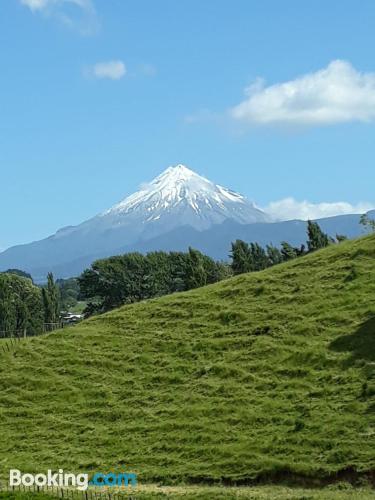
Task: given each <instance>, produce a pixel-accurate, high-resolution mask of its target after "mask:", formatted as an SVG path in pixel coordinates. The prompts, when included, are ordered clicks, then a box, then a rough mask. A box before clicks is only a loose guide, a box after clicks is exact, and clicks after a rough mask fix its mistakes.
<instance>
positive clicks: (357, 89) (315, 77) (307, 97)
mask: <svg viewBox="0 0 375 500" xmlns="http://www.w3.org/2000/svg"><path fill="white" fill-rule="evenodd" d="M230 115H231V116H232V118H234V119H235V120H238V121H242V122H247V123H249V124H254V125H291V126H296V125H297V126H298V125H304V126H315V125H332V124H335V123H344V122H352V121H359V122H370V121H373V120H375V73H361V72H359V71H357V70H356V69H355V68H354V67H353V66H352V65H351V64H350V63H349V62H346V61H342V60H336V61H332V62H331V63H330V64H329V65H328V66H327V67H326V68H324V69H321V70H319V71H317V72H315V73H309V74H306V75H303V76H301V77H299V78H296V79H295V80H290V81H287V82H284V83H277V84H274V85H270V86H265V84H264V81H263V80H261V79H258V80H257V81H256V82H255V83H254V84H253V85H251V86H250V87H249V88H247V89H246V99H245V100H244V101H242V102H241V103H240V104H238V105H237V106H235V107H233V108H232V109H231V110H230Z"/></svg>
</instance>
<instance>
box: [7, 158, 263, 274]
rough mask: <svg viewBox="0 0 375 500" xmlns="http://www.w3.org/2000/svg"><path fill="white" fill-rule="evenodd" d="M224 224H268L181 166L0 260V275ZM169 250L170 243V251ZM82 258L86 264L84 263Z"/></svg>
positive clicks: (236, 197) (239, 199)
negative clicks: (104, 208) (94, 212)
mask: <svg viewBox="0 0 375 500" xmlns="http://www.w3.org/2000/svg"><path fill="white" fill-rule="evenodd" d="M224 221H232V222H234V223H237V224H238V223H239V224H252V223H257V222H271V220H270V218H269V217H268V216H267V215H266V214H265V213H264V212H262V211H261V210H260V209H258V208H257V207H256V206H255V205H254V204H253V203H251V202H250V201H248V200H247V199H246V198H245V197H244V196H242V195H240V194H238V193H235V192H233V191H230V190H229V189H226V188H224V187H222V186H219V185H217V184H214V183H213V182H211V181H209V180H208V179H206V178H204V177H202V176H200V175H198V174H197V173H195V172H193V171H192V170H190V169H189V168H187V167H185V166H184V165H177V166H174V167H169V168H167V169H166V170H165V171H164V172H163V173H162V174H161V175H159V176H158V177H156V178H155V179H154V180H153V181H151V182H149V183H148V184H144V185H142V187H141V188H140V190H139V191H137V192H136V193H134V194H132V195H130V196H128V197H127V198H125V199H124V200H123V201H121V202H120V203H118V204H116V205H114V206H113V207H112V208H111V209H109V210H106V211H105V212H103V213H101V214H99V215H96V216H95V217H93V218H92V219H89V220H87V221H85V222H83V223H82V224H79V225H78V226H69V227H66V228H63V229H60V230H59V231H57V232H56V233H55V234H54V235H52V236H50V237H49V238H46V239H44V240H41V241H36V242H33V243H30V244H27V245H19V246H17V247H13V248H10V249H8V250H6V251H5V252H3V253H1V254H0V270H1V269H8V268H14V267H17V268H21V269H24V270H25V271H29V272H31V273H33V274H34V275H35V274H44V273H45V272H46V271H47V270H49V269H56V268H58V267H59V266H61V265H63V264H66V263H69V262H71V261H77V260H80V259H83V260H82V261H85V265H87V263H86V261H87V257H88V256H91V255H95V256H96V257H100V256H103V257H105V256H108V255H114V254H116V253H119V251H121V249H122V248H124V247H126V246H129V245H133V247H134V248H135V249H136V247H137V242H139V243H142V244H144V242H147V241H148V240H151V239H153V238H155V237H159V236H161V235H164V234H167V233H168V232H170V231H173V230H175V229H178V228H182V227H190V228H191V229H194V230H198V231H204V230H207V229H209V228H211V227H213V226H215V225H217V224H221V223H223V222H224ZM173 247H174V244H173V242H171V250H173ZM85 258H86V260H85Z"/></svg>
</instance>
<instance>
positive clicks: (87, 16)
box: [20, 0, 99, 35]
mask: <svg viewBox="0 0 375 500" xmlns="http://www.w3.org/2000/svg"><path fill="white" fill-rule="evenodd" d="M20 2H21V4H22V5H25V6H26V7H28V8H29V9H30V10H31V11H32V12H40V13H42V14H44V15H45V16H47V17H54V18H56V19H58V20H59V21H60V22H61V23H63V24H64V25H66V26H68V27H70V28H73V29H76V30H78V31H79V32H81V33H82V34H85V35H88V34H92V33H95V32H96V31H97V29H98V27H99V22H98V18H97V15H96V11H95V7H94V4H93V2H92V0H20ZM68 6H73V7H76V9H75V12H72V11H71V10H69V9H66V7H68Z"/></svg>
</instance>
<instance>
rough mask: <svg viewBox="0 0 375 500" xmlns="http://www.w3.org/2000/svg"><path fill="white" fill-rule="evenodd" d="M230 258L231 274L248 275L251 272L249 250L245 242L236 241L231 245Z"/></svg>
mask: <svg viewBox="0 0 375 500" xmlns="http://www.w3.org/2000/svg"><path fill="white" fill-rule="evenodd" d="M230 258H231V259H232V262H231V267H232V271H233V274H242V273H248V272H250V271H252V270H253V265H252V264H253V263H252V256H251V250H250V247H249V245H248V244H247V243H246V242H245V241H242V240H236V241H234V242H233V243H232V249H231V253H230Z"/></svg>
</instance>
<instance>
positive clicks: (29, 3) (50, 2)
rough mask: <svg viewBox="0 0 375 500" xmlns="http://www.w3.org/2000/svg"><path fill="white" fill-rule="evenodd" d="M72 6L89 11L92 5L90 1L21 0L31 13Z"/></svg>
mask: <svg viewBox="0 0 375 500" xmlns="http://www.w3.org/2000/svg"><path fill="white" fill-rule="evenodd" d="M64 3H65V4H69V3H70V4H73V5H76V6H77V7H80V8H81V9H91V8H93V5H92V3H91V0H21V4H22V5H26V7H29V9H31V10H32V11H36V10H46V9H48V8H52V7H59V6H62V5H63V4H64Z"/></svg>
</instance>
